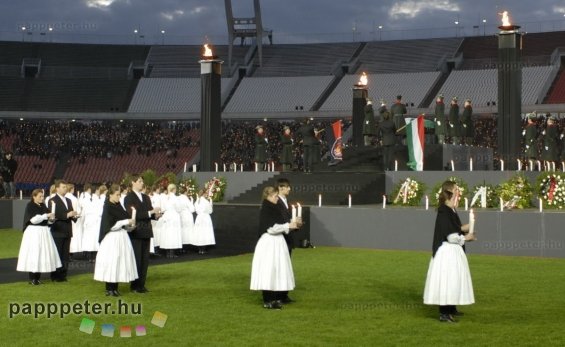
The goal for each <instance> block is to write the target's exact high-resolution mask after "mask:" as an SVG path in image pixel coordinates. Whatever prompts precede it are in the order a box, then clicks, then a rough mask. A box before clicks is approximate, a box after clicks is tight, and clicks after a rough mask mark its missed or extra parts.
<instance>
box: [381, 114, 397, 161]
mask: <svg viewBox="0 0 565 347" xmlns="http://www.w3.org/2000/svg"><path fill="white" fill-rule="evenodd" d="M379 133H380V135H381V145H382V153H383V170H392V169H393V168H392V160H393V157H394V142H395V137H394V136H395V133H396V127H395V126H394V122H393V121H392V120H391V119H390V112H388V111H386V112H384V113H383V121H382V122H381V124H379Z"/></svg>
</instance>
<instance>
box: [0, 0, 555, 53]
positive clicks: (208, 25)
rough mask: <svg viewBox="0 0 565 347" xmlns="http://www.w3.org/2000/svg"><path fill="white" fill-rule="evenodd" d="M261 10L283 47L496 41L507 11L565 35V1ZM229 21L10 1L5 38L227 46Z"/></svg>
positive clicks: (302, 1) (305, 0)
mask: <svg viewBox="0 0 565 347" xmlns="http://www.w3.org/2000/svg"><path fill="white" fill-rule="evenodd" d="M233 3H234V4H233V6H234V15H235V16H236V17H246V16H250V15H251V14H252V13H253V0H233ZM261 9H262V14H263V26H264V27H266V28H269V29H272V30H273V32H274V38H275V42H279V43H289V42H317V41H326V42H327V41H351V40H357V41H359V40H372V39H384V40H386V39H401V38H420V37H439V36H455V35H477V34H489V33H493V32H494V30H495V25H498V23H499V22H500V17H499V16H498V15H497V13H499V12H502V11H503V10H507V11H509V13H510V17H511V19H512V21H513V22H515V23H518V24H521V25H522V28H523V29H525V30H526V31H532V32H533V31H553V30H565V1H564V0H561V1H555V0H537V1H533V0H514V1H509V0H501V1H498V2H497V1H490V0H474V1H462V0H400V1H394V0H383V1H374V0H373V1H369V0H350V1H338V0H332V1H330V0H262V1H261ZM225 18H226V17H225V7H224V1H222V0H17V1H15V0H11V1H9V0H4V1H2V2H1V3H0V39H4V40H5V39H12V40H17V39H26V40H36V41H39V40H47V39H48V36H49V35H48V34H44V35H41V36H40V33H41V32H45V33H47V32H48V28H49V27H51V28H53V31H52V32H50V33H49V34H50V35H51V39H53V40H54V41H59V40H68V41H77V40H82V41H85V42H89V41H90V42H92V41H122V42H129V41H131V40H134V39H135V40H143V41H144V42H145V43H150V44H153V43H159V42H163V41H164V42H166V43H199V42H202V41H203V40H205V37H208V39H210V40H213V41H216V42H217V41H220V42H219V43H220V44H225V43H227V31H226V19H225ZM483 19H484V20H486V22H485V23H483ZM455 22H458V23H459V24H455ZM23 26H25V27H26V30H27V32H26V34H25V35H24V34H23V33H22V31H21V27H23ZM379 26H380V27H381V28H380V29H379ZM457 28H458V29H457ZM134 29H138V30H139V33H138V36H139V35H143V38H142V39H140V38H139V37H135V36H136V35H135V34H134V33H133V32H134ZM161 31H164V34H163V33H161ZM29 32H31V34H30V33H29ZM128 40H129V41H128Z"/></svg>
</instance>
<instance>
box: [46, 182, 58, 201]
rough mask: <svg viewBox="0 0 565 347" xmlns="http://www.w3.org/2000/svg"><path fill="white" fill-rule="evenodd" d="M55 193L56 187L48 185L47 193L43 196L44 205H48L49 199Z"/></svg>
mask: <svg viewBox="0 0 565 347" xmlns="http://www.w3.org/2000/svg"><path fill="white" fill-rule="evenodd" d="M55 194H57V187H56V186H55V185H54V184H52V185H51V187H49V195H48V196H47V197H46V198H45V206H49V200H50V199H51V198H52V197H54V196H55ZM44 196H45V194H44Z"/></svg>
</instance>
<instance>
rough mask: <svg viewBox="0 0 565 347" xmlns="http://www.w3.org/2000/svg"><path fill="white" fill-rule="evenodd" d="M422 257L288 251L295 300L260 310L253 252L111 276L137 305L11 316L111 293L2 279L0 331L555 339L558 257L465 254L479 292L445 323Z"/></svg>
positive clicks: (261, 339)
mask: <svg viewBox="0 0 565 347" xmlns="http://www.w3.org/2000/svg"><path fill="white" fill-rule="evenodd" d="M429 258H430V254H429V253H428V252H408V251H379V250H365V249H340V248H325V247H319V248H316V249H306V250H303V249H299V250H296V252H295V253H294V254H293V263H294V269H295V276H296V283H297V288H296V290H295V291H294V292H292V293H291V294H290V296H291V297H292V298H293V299H294V300H296V302H295V303H293V304H290V305H287V306H285V307H284V309H283V310H281V311H274V310H266V309H263V308H262V307H261V299H260V293H258V292H251V291H249V289H248V288H249V277H250V268H251V255H243V256H236V257H229V258H222V259H212V260H205V261H193V262H187V263H177V264H170V265H161V266H154V267H151V268H150V269H149V280H148V283H147V287H148V288H149V289H150V290H151V292H150V293H147V294H133V293H130V292H129V290H128V289H127V286H126V285H121V286H120V288H121V289H122V294H123V296H122V297H121V300H123V301H124V302H127V303H130V304H134V305H136V306H134V307H136V308H137V305H138V304H139V305H141V309H142V314H141V315H131V314H129V315H126V314H118V313H115V314H108V315H94V314H90V315H84V314H80V315H74V314H71V315H68V316H66V317H65V318H62V319H61V318H58V317H57V318H49V319H48V318H46V317H45V315H43V316H40V317H39V318H38V319H34V318H32V317H30V316H24V315H18V316H16V317H13V318H9V312H10V304H14V303H19V304H20V305H21V304H24V303H26V302H31V303H43V304H47V303H59V304H60V303H82V302H84V301H85V300H89V302H90V304H93V303H101V304H103V303H113V304H116V301H117V300H115V299H109V298H107V297H105V296H104V295H103V284H101V283H98V282H95V281H93V280H92V275H80V276H75V277H71V278H70V281H69V282H68V283H51V282H48V281H47V283H46V284H44V285H41V286H37V287H32V286H30V285H28V284H27V283H15V284H4V285H0V298H2V299H1V300H0V302H1V305H0V309H1V310H3V313H2V314H0V317H1V318H0V338H1V340H0V341H4V342H5V341H6V339H7V338H9V339H16V341H18V342H19V344H20V345H26V346H29V345H38V346H39V345H41V346H50V345H56V344H61V343H64V344H66V345H68V346H76V345H81V346H100V345H101V344H104V345H106V344H108V345H109V344H110V343H111V344H116V343H120V344H128V345H136V346H144V345H148V346H149V345H159V346H170V345H178V346H185V345H192V346H194V345H210V346H217V345H225V346H234V345H237V346H249V345H253V346H257V345H266V346H273V345H279V346H289V345H309V346H311V345H313V346H328V345H341V346H345V345H348V346H377V345H378V346H380V345H398V346H411V345H418V346H442V345H461V346H528V345H530V346H549V345H554V346H563V345H565V334H564V333H563V324H562V323H561V322H562V318H561V317H562V314H563V308H564V307H565V296H564V295H563V288H565V271H563V267H564V265H565V260H561V259H537V258H519V257H496V256H478V255H470V256H469V261H470V266H471V273H472V275H473V282H474V286H475V297H476V301H477V303H476V304H475V305H472V306H467V307H465V306H462V307H460V310H461V311H463V312H465V316H464V317H462V318H461V319H460V323H458V324H453V325H450V324H445V323H440V322H439V321H438V320H437V308H436V307H429V306H424V305H423V304H422V299H421V297H422V291H423V287H424V280H425V275H426V271H427V266H428V261H429ZM114 308H115V307H114ZM155 311H160V312H162V313H164V314H166V315H168V320H167V321H166V324H165V326H164V327H163V328H159V327H156V326H154V325H152V324H151V323H150V322H151V318H152V316H153V314H154V312H155ZM84 316H86V317H88V318H90V319H92V320H93V321H95V324H96V325H95V329H94V332H93V333H92V334H91V335H90V334H86V333H83V332H80V331H79V326H80V323H81V320H82V318H83V317H84ZM107 323H108V324H114V325H115V326H116V327H117V328H116V332H115V333H114V337H113V338H109V337H104V336H101V324H107ZM122 325H133V326H135V325H145V326H146V329H147V335H146V336H135V333H133V334H132V335H133V336H132V337H131V338H121V337H119V327H120V326H122ZM133 330H135V328H134V329H133ZM2 344H3V343H1V342H0V345H2ZM10 345H14V344H13V340H10ZM16 345H17V344H16Z"/></svg>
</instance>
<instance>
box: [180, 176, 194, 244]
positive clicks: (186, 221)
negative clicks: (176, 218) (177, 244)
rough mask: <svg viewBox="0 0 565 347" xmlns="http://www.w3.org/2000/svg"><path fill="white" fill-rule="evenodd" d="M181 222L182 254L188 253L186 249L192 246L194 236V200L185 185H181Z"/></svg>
mask: <svg viewBox="0 0 565 347" xmlns="http://www.w3.org/2000/svg"><path fill="white" fill-rule="evenodd" d="M179 204H180V220H181V226H182V245H183V250H182V253H186V250H185V248H186V247H188V245H189V244H191V237H193V235H194V232H193V230H194V215H193V213H194V212H195V209H194V198H193V197H192V195H191V192H190V191H189V190H188V187H187V186H186V185H185V184H182V183H181V184H180V195H179Z"/></svg>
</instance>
